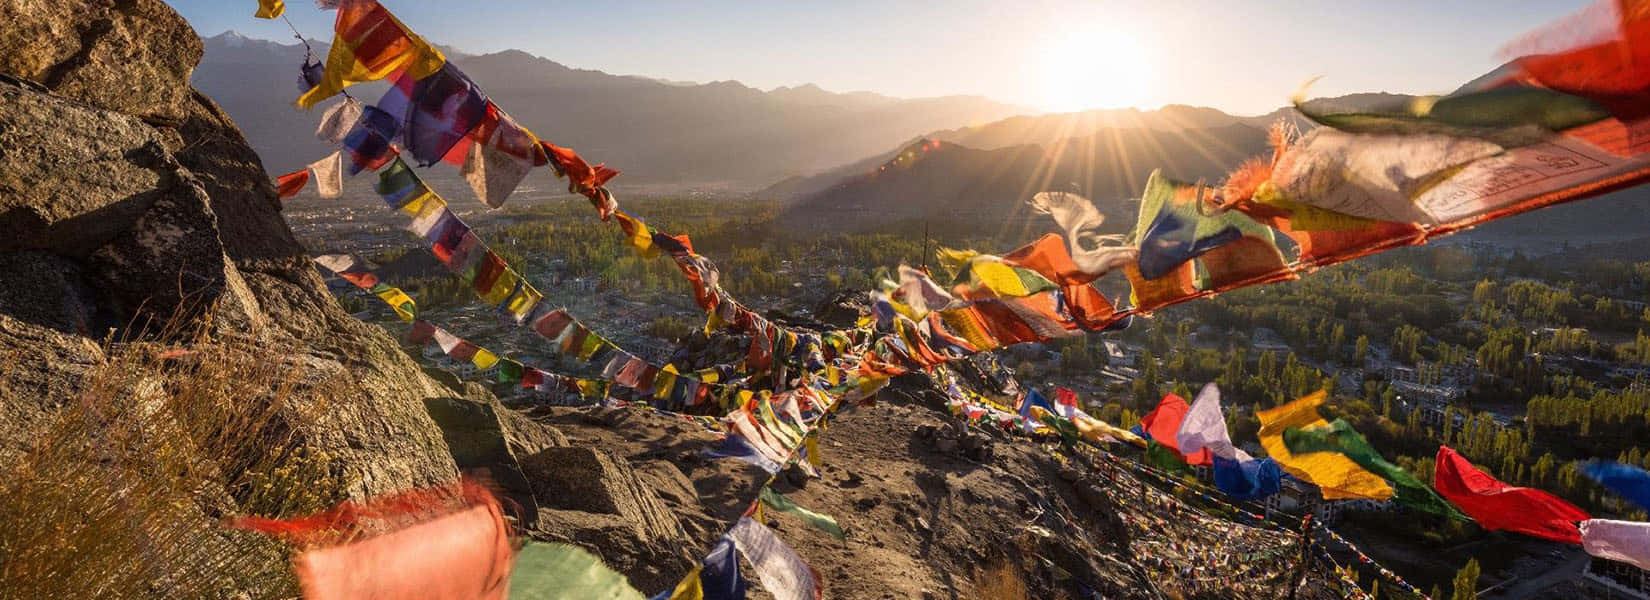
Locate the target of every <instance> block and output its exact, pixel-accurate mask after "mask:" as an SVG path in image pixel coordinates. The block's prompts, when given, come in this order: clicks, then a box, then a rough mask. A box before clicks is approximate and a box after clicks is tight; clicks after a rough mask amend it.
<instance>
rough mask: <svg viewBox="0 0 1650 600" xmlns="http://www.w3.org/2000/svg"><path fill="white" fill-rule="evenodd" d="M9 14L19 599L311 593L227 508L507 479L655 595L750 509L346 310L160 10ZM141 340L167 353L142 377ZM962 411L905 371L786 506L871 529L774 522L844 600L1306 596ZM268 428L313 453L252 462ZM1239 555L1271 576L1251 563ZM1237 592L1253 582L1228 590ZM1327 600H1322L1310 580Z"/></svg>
mask: <svg viewBox="0 0 1650 600" xmlns="http://www.w3.org/2000/svg"><path fill="white" fill-rule="evenodd" d="M0 22H4V23H6V24H7V25H6V28H5V30H4V31H3V32H0V227H3V228H4V231H5V232H6V233H7V234H8V235H7V236H5V237H4V238H3V239H0V352H3V353H4V355H5V356H6V357H7V361H6V362H7V365H6V368H5V369H3V370H0V465H5V466H4V467H0V468H4V469H5V470H4V471H3V472H0V529H3V530H5V531H7V532H8V533H7V535H6V536H4V537H3V538H0V576H3V577H5V578H6V579H5V580H3V581H0V596H11V595H12V594H17V595H19V596H20V597H27V596H30V595H31V594H32V593H50V594H53V595H55V594H60V593H68V592H70V591H73V590H87V591H86V592H85V593H86V595H88V596H90V595H112V596H115V597H156V598H161V597H223V598H230V597H237V598H239V597H290V596H292V595H294V590H293V589H292V588H291V587H282V586H287V585H289V584H290V582H286V581H283V580H281V578H279V577H275V578H273V579H271V578H266V577H263V576H261V575H258V574H257V573H253V572H251V571H248V570H246V569H252V568H260V569H267V570H268V571H269V572H271V573H276V572H280V571H282V570H284V569H285V564H284V562H283V560H282V559H281V557H280V553H279V552H270V551H268V548H267V547H264V546H260V545H259V544H260V543H263V544H267V542H256V540H254V541H248V539H249V535H250V534H244V533H242V534H237V533H234V532H230V531H228V530H226V529H225V528H224V527H223V526H222V522H223V520H224V519H225V518H227V517H230V516H233V515H236V514H245V513H248V512H255V513H259V514H267V515H271V516H290V515H292V514H295V513H296V514H302V513H303V512H304V511H306V510H313V508H314V507H315V506H316V505H317V503H319V502H332V501H336V500H337V499H343V498H361V497H366V496H370V495H375V494H380V493H385V492H390V491H395V490H402V489H407V488H411V487H417V486H426V485H430V484H435V483H440V482H447V481H451V480H453V479H454V478H456V477H457V476H458V475H459V474H460V472H468V473H473V474H477V475H482V476H485V477H486V478H488V479H489V480H491V481H492V482H493V484H494V485H495V487H496V488H497V489H498V490H499V491H500V492H501V493H502V494H503V495H505V496H507V497H508V498H509V500H510V501H511V504H512V506H513V507H514V509H515V510H514V513H515V517H516V522H517V524H518V525H519V526H520V527H521V528H522V529H523V530H524V531H526V532H527V533H528V534H529V535H531V536H532V537H534V538H537V539H543V540H566V541H572V542H576V543H579V544H581V545H584V546H586V547H589V548H591V549H592V550H593V551H595V552H597V553H598V554H600V555H601V556H602V557H603V558H604V559H605V560H607V561H608V562H609V563H610V564H612V565H613V566H614V567H615V568H618V569H620V570H621V571H622V572H623V573H625V574H626V575H627V576H628V577H629V578H630V580H631V582H632V583H633V584H635V585H636V586H637V587H639V588H641V589H643V590H646V591H648V592H656V591H659V590H662V589H667V588H668V587H669V586H671V585H672V584H674V583H675V582H676V581H677V580H678V579H679V578H680V577H681V576H682V575H683V574H684V573H685V572H686V571H687V569H688V568H690V567H691V565H692V564H693V562H694V561H695V560H696V559H697V557H698V556H699V555H700V554H701V553H703V552H705V551H706V550H707V549H708V547H709V544H710V541H711V540H713V539H715V538H716V537H717V536H718V535H720V534H721V532H722V531H724V530H725V528H726V527H727V526H728V524H729V523H731V522H732V521H733V520H734V519H735V518H736V517H737V514H738V513H739V511H740V510H741V509H742V508H743V507H744V506H745V505H746V503H748V502H749V501H750V499H751V498H753V497H754V496H755V495H756V492H757V486H758V485H759V482H760V481H762V480H763V479H765V478H763V477H759V476H758V475H760V474H759V473H756V472H753V469H754V467H751V466H749V465H746V464H744V463H740V462H737V461H717V462H707V461H705V460H704V459H702V458H701V457H700V454H699V451H700V450H702V449H704V448H705V447H706V446H708V445H709V444H710V443H712V440H711V438H710V435H709V434H708V433H705V432H703V431H700V430H697V429H696V427H695V426H693V425H692V424H690V423H688V422H686V421H681V420H676V419H671V418H667V417H663V416H659V415H655V414H652V413H648V412H643V411H630V410H614V409H597V408H583V409H549V408H530V407H521V408H519V409H518V408H507V407H504V406H503V405H501V404H500V403H499V402H498V401H497V400H496V399H494V398H493V397H492V396H491V395H490V394H489V393H488V392H486V391H485V390H484V389H482V388H480V387H479V386H477V385H475V384H462V383H460V382H459V381H457V380H456V379H454V378H452V377H451V376H450V375H447V374H445V373H443V372H440V371H433V370H430V371H426V370H424V369H421V368H420V367H419V365H418V363H416V362H415V361H414V360H413V359H412V358H411V357H409V356H408V355H407V354H406V353H405V352H403V350H402V349H401V348H399V347H398V345H397V343H396V342H395V340H394V339H392V337H391V336H390V335H389V334H388V333H386V332H385V331H384V330H383V329H381V328H378V327H376V326H370V325H366V324H363V323H361V322H359V321H357V320H355V319H353V318H351V317H350V316H349V315H347V314H345V313H344V311H343V310H342V309H341V308H340V307H339V305H338V303H337V302H336V301H335V300H334V299H333V298H332V297H331V296H329V295H328V294H327V292H326V290H325V289H324V287H323V284H322V281H321V279H320V278H319V277H318V275H317V274H316V272H315V270H314V268H313V267H312V266H311V265H310V262H309V258H308V255H307V250H306V249H305V248H303V247H301V246H300V245H299V244H298V243H297V242H296V241H295V240H294V239H293V235H292V232H291V231H290V230H289V229H288V227H287V225H286V224H285V222H284V220H283V219H282V215H281V204H280V202H279V201H278V200H277V198H276V196H275V192H274V190H273V188H272V187H271V185H270V180H269V177H268V175H267V174H266V172H265V168H264V166H263V164H262V163H261V161H260V160H259V158H258V155H257V154H256V153H255V152H254V151H253V150H252V148H251V147H250V146H249V145H248V143H247V141H246V139H245V138H244V137H243V136H242V134H241V132H240V130H239V129H238V128H237V127H236V126H235V123H234V122H233V121H232V120H231V119H230V118H229V117H228V116H227V115H225V114H224V112H223V111H222V110H220V109H219V107H218V106H217V104H215V103H214V102H213V100H212V99H210V98H209V97H207V96H206V95H205V94H202V93H201V92H199V91H198V90H196V89H194V88H192V87H190V84H189V79H190V74H191V71H192V69H194V67H195V65H196V64H197V62H198V61H199V60H200V57H201V44H200V41H199V40H198V38H196V37H195V36H194V34H193V32H192V30H191V29H190V27H189V25H188V24H187V23H186V22H184V21H183V19H181V18H180V17H179V16H178V15H177V14H176V13H175V12H173V11H172V10H171V9H170V8H168V7H167V6H166V5H165V4H163V3H161V2H160V1H159V0H55V1H52V2H46V1H43V0H0ZM133 348H138V349H143V348H149V349H152V350H153V351H154V352H153V353H152V354H153V356H154V357H156V358H155V359H154V360H152V361H127V360H126V359H125V358H123V357H126V356H130V355H131V353H133V352H135V350H133ZM224 348H231V349H233V350H224ZM174 365H183V366H174ZM191 365H192V366H191ZM109 381H115V382H116V383H117V384H118V385H113V386H111V385H109V384H107V382H109ZM940 406H942V405H941V404H940V403H939V401H938V398H937V396H936V394H935V393H934V392H933V391H932V389H931V385H930V384H929V383H928V382H927V381H926V380H925V379H924V378H922V377H912V378H909V379H906V380H903V381H902V382H901V383H900V385H899V387H898V388H897V389H896V391H892V392H889V394H888V395H887V396H886V399H885V401H884V402H883V403H880V404H875V405H868V406H861V407H855V408H852V409H850V410H849V411H848V412H845V413H843V414H842V415H840V416H839V418H838V419H837V421H836V424H835V425H834V426H833V428H832V429H831V430H829V431H828V432H827V434H826V438H825V439H826V440H827V442H826V444H827V445H826V448H827V449H826V451H825V454H826V461H827V467H826V468H825V470H824V478H823V479H819V480H811V481H810V480H807V479H806V478H798V477H787V478H785V480H784V481H783V482H782V484H781V485H780V486H779V487H780V491H781V492H784V493H788V494H791V495H792V496H793V497H794V498H795V499H796V500H797V501H798V502H800V503H802V504H803V505H805V506H808V507H810V508H812V509H814V510H818V511H821V512H826V513H829V514H834V515H836V516H837V517H838V518H840V519H842V520H843V521H844V522H845V524H846V525H847V526H848V528H849V529H850V534H849V536H848V539H847V541H846V542H841V543H838V542H834V541H832V540H831V539H830V538H828V537H823V536H820V535H818V534H817V532H813V531H811V530H807V529H804V528H803V527H801V526H799V525H797V524H795V523H792V522H788V521H786V520H785V519H787V518H788V517H785V516H778V517H775V518H774V523H773V524H774V525H775V526H777V527H779V528H780V529H781V532H782V534H783V535H784V536H785V537H786V539H788V540H789V541H790V543H792V544H794V545H795V546H796V547H797V548H798V550H799V551H800V552H801V553H802V554H803V556H805V557H807V558H808V560H810V561H811V562H812V564H813V566H814V567H815V568H816V569H817V570H818V571H820V572H821V573H822V574H824V575H825V576H826V578H827V580H828V583H827V585H828V588H827V589H828V592H827V594H828V595H829V597H833V598H996V597H1039V598H1050V597H1052V598H1058V597H1070V598H1091V597H1096V596H1095V594H1099V596H1098V597H1106V598H1164V597H1181V598H1186V597H1208V598H1224V597H1232V596H1233V593H1234V592H1233V590H1234V589H1237V590H1239V592H1241V593H1239V594H1238V595H1239V596H1253V597H1262V596H1270V595H1271V592H1273V591H1275V590H1278V589H1282V586H1284V585H1285V584H1286V583H1287V582H1286V581H1285V580H1286V579H1287V575H1286V573H1288V572H1289V568H1290V566H1291V565H1292V564H1293V563H1291V562H1289V560H1288V559H1287V557H1288V556H1290V552H1291V549H1292V548H1294V546H1293V542H1292V541H1291V539H1290V537H1289V536H1287V535H1284V534H1277V533H1267V532H1263V531H1260V530H1253V529H1250V528H1247V527H1242V526H1236V525H1230V524H1226V523H1225V522H1224V521H1218V520H1208V518H1207V517H1193V516H1191V515H1192V514H1193V513H1192V512H1191V509H1190V508H1189V507H1187V506H1186V505H1183V504H1181V503H1180V501H1178V500H1176V499H1175V498H1174V497H1173V496H1170V495H1166V494H1164V493H1163V492H1161V491H1157V490H1156V489H1155V488H1148V487H1145V486H1141V485H1140V484H1139V482H1138V481H1136V480H1134V479H1133V478H1132V476H1130V475H1128V474H1127V473H1126V472H1122V471H1119V470H1117V469H1115V468H1112V469H1109V470H1102V469H1099V468H1092V469H1091V468H1090V466H1089V465H1090V463H1092V462H1093V461H1094V460H1095V458H1094V457H1093V456H1089V455H1074V456H1071V457H1069V458H1065V459H1062V458H1060V456H1059V455H1057V454H1056V453H1053V452H1051V451H1050V450H1049V449H1048V448H1045V447H1042V446H1038V445H1035V444H1031V443H1029V442H1026V441H1023V440H1015V439H1013V438H1009V437H1007V436H1005V435H1002V434H994V433H989V432H984V431H975V432H969V433H959V432H958V430H956V429H953V425H950V424H949V421H948V417H947V416H945V414H944V412H943V411H942V410H941V409H940ZM213 411H222V412H223V413H224V414H229V415H235V414H252V415H255V416H256V417H257V419H256V420H255V422H250V423H249V422H246V421H244V420H243V421H236V420H224V419H218V418H216V416H215V415H216V414H217V413H214V412H213ZM116 415H120V416H116ZM122 419H125V420H124V421H122ZM119 427H126V428H127V429H120V430H119V431H117V429H119ZM122 431H124V432H125V434H124V435H116V434H117V433H120V432H122ZM246 431H253V432H256V433H257V434H258V435H260V436H262V435H267V436H269V438H268V439H267V440H266V439H262V438H254V439H250V440H243V441H250V442H251V443H250V444H243V445H242V447H241V448H240V451H242V452H246V451H250V452H252V455H249V456H251V458H246V457H245V456H242V455H241V454H234V455H229V454H224V453H223V452H220V450H221V448H223V447H226V444H225V443H224V442H223V440H225V439H236V438H237V437H246V436H244V435H243V434H244V433H245V432H246ZM65 432H67V434H65ZM274 439H280V440H283V441H282V442H281V446H280V447H282V448H286V447H291V448H297V449H298V450H299V451H297V452H296V455H297V456H299V457H301V458H304V460H301V461H300V460H290V458H291V457H282V456H277V457H274V459H270V457H268V456H262V457H259V456H256V455H257V454H259V453H265V454H267V453H268V452H266V451H269V449H268V448H265V447H263V446H261V445H259V444H260V443H261V442H264V441H269V440H274ZM64 457H69V458H64ZM243 458H246V459H245V460H242V459H243ZM270 460H274V463H273V464H279V465H281V466H279V467H278V468H273V469H267V470H265V469H263V466H264V465H267V464H272V463H271V462H270ZM1096 464H1098V463H1096ZM245 473H253V474H255V475H258V477H253V478H250V479H249V478H247V477H244V476H243V475H244V474H245ZM179 474H184V475H188V476H189V477H187V478H180V481H179V482H177V484H176V485H172V486H171V487H165V488H164V489H162V487H160V486H154V485H146V484H145V482H153V481H160V480H164V479H166V478H168V477H173V476H175V475H179ZM294 482H303V485H297V484H295V483H294ZM322 488H327V489H322ZM272 490H273V491H272ZM140 492H142V493H140ZM274 493H282V494H285V495H283V496H280V497H278V498H273V499H272V496H271V494H274ZM300 497H301V498H308V503H296V502H295V501H294V499H295V498H300ZM41 498H49V499H51V500H50V501H37V500H38V499H41ZM83 507H85V508H83ZM24 529H27V532H26V533H27V534H26V535H25V534H23V533H19V534H15V535H14V534H13V533H12V532H14V531H23V530H24ZM156 532H166V533H168V535H156ZM180 532H181V533H180ZM115 538H119V539H120V540H127V541H128V542H130V544H132V545H130V546H117V545H115V544H114V543H113V542H112V541H111V540H114V539H115ZM258 539H262V538H258ZM225 540H228V541H227V542H225ZM116 541H118V540H116ZM226 544H227V545H226ZM1194 547H1196V548H1201V549H1202V552H1201V554H1202V555H1194V553H1192V552H1189V551H1188V550H1186V549H1188V548H1194ZM1237 547H1242V548H1245V549H1246V550H1245V552H1248V551H1250V550H1253V551H1254V552H1259V553H1262V555H1264V556H1267V557H1269V558H1268V559H1267V560H1266V561H1262V563H1264V564H1262V563H1251V564H1246V563H1244V562H1243V561H1239V560H1231V559H1232V558H1233V557H1235V556H1237V554H1235V553H1233V552H1231V551H1228V550H1227V549H1228V548H1237ZM246 548H251V550H248V551H247V552H251V554H258V551H259V549H260V548H262V549H263V550H262V551H261V552H262V554H258V556H262V557H263V558H262V559H258V560H261V562H256V563H252V562H248V561H249V560H253V559H256V558H257V557H256V556H254V557H252V558H246V556H251V554H246V555H245V556H243V552H242V550H244V549H246ZM228 550H233V551H228ZM1211 557H1212V558H1211ZM180 558H182V559H189V561H187V562H179V561H178V559H180ZM261 572H262V571H260V573H261ZM1193 573H1196V575H1193ZM1238 576H1244V577H1248V578H1250V579H1249V580H1248V581H1250V582H1251V583H1253V584H1254V585H1250V586H1248V587H1243V588H1232V587H1230V586H1228V585H1224V583H1225V580H1226V579H1230V578H1233V577H1238ZM1004 586H1007V587H1004ZM1303 589H1304V590H1305V594H1304V595H1303V596H1302V597H1321V596H1324V595H1325V594H1327V593H1328V591H1327V589H1326V588H1324V584H1323V582H1322V581H1320V580H1319V579H1318V578H1316V577H1314V578H1313V579H1312V580H1311V581H1310V582H1309V583H1308V584H1307V585H1306V586H1305V588H1303ZM29 590H34V592H30V591H29ZM92 590H95V594H94V592H93V591H92ZM1003 590H1006V591H1003ZM1262 592H1265V593H1264V594H1263V593H1262ZM759 593H760V592H759Z"/></svg>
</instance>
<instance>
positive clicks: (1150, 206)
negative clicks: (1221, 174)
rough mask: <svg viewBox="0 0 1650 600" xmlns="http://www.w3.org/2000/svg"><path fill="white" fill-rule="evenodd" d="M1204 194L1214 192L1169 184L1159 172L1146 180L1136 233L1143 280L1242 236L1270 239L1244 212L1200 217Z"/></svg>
mask: <svg viewBox="0 0 1650 600" xmlns="http://www.w3.org/2000/svg"><path fill="white" fill-rule="evenodd" d="M1205 192H1208V193H1209V194H1210V195H1212V194H1213V191H1212V190H1208V189H1207V188H1204V187H1203V186H1192V185H1187V184H1182V183H1178V182H1175V181H1171V180H1170V179H1168V178H1167V177H1164V176H1163V174H1162V172H1160V171H1153V172H1152V174H1151V176H1150V177H1149V178H1147V180H1146V190H1145V192H1143V194H1142V195H1141V198H1140V217H1139V221H1137V222H1136V224H1135V232H1134V239H1135V241H1137V242H1138V243H1139V244H1140V258H1139V261H1138V262H1137V266H1138V268H1139V270H1140V275H1141V276H1142V277H1144V278H1146V279H1158V278H1160V277H1164V276H1167V275H1169V274H1170V273H1172V272H1173V271H1174V270H1175V268H1177V267H1179V266H1181V265H1183V264H1186V263H1187V262H1188V261H1190V260H1192V259H1193V258H1196V257H1198V256H1201V255H1203V254H1204V253H1207V252H1209V251H1210V250H1214V249H1215V248H1219V247H1221V246H1223V245H1226V244H1230V243H1232V242H1235V241H1237V240H1238V239H1240V238H1243V237H1245V236H1249V237H1256V238H1261V239H1268V240H1269V239H1270V238H1271V230H1269V229H1267V228H1266V227H1265V226H1264V225H1261V224H1260V223H1257V222H1255V220H1253V219H1250V218H1249V217H1248V216H1247V215H1244V214H1243V213H1239V212H1221V213H1215V214H1213V215H1207V214H1204V211H1205V208H1204V206H1203V205H1204V202H1205V200H1206V199H1207V198H1205Z"/></svg>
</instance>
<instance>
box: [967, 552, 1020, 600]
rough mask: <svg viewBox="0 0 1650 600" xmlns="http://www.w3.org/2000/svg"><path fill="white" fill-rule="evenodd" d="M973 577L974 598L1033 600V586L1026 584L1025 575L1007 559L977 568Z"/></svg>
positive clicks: (980, 599)
mask: <svg viewBox="0 0 1650 600" xmlns="http://www.w3.org/2000/svg"><path fill="white" fill-rule="evenodd" d="M972 579H973V581H972V583H973V584H974V596H973V598H974V600H1031V588H1030V587H1029V586H1027V585H1026V581H1025V576H1024V575H1021V574H1020V569H1019V568H1018V567H1016V566H1014V564H1013V563H1010V562H1008V561H1006V560H1005V561H997V562H994V563H992V564H991V566H988V567H986V568H984V569H975V571H974V576H973V578H972Z"/></svg>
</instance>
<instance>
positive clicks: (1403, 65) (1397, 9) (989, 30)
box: [169, 0, 1588, 114]
mask: <svg viewBox="0 0 1650 600" xmlns="http://www.w3.org/2000/svg"><path fill="white" fill-rule="evenodd" d="M383 1H384V4H385V5H386V6H388V7H389V8H390V10H392V11H394V12H395V13H396V14H397V16H399V17H400V18H401V19H402V20H403V21H405V22H406V23H407V24H408V25H409V26H411V27H412V28H413V29H414V30H415V31H417V32H419V33H420V34H421V35H423V36H424V37H425V38H427V39H429V40H431V41H433V42H436V43H440V44H447V45H451V46H455V47H457V48H459V49H462V50H464V51H466V52H472V53H485V52H494V51H498V50H505V49H510V48H516V49H521V50H525V51H527V52H529V53H532V54H535V55H539V56H543V57H546V58H550V59H552V60H555V61H557V62H560V63H563V64H566V65H569V66H573V67H579V68H588V69H599V70H602V71H606V72H609V73H618V74H627V75H645V76H649V77H658V78H663V79H672V80H686V81H700V82H703V81H719V80H728V79H732V80H737V81H740V82H743V83H745V84H746V85H750V86H753V87H759V88H763V89H767V88H771V87H775V86H780V85H798V84H802V83H815V84H818V85H820V86H821V87H824V88H826V89H829V90H833V91H852V90H869V91H873V92H879V93H884V94H888V95H893V96H903V97H917V96H937V95H946V94H978V95H984V96H989V97H991V98H995V99H998V100H1002V101H1006V102H1013V103H1017V104H1023V105H1026V106H1030V107H1033V108H1037V109H1044V110H1073V109H1079V108H1091V107H1115V106H1140V107H1145V108H1155V107H1157V106H1160V105H1163V104H1168V103H1179V104H1193V105H1201V106H1213V107H1216V108H1220V109H1223V110H1227V111H1230V112H1236V113H1240V114H1257V113H1262V112H1266V111H1269V110H1271V109H1273V108H1276V107H1277V106H1280V105H1282V104H1283V103H1285V102H1286V101H1287V99H1288V97H1289V96H1290V95H1291V94H1292V93H1293V92H1294V91H1295V90H1296V89H1297V88H1298V87H1299V86H1300V85H1301V83H1303V82H1304V81H1306V80H1307V79H1310V78H1312V77H1314V76H1319V75H1322V76H1323V79H1321V80H1320V81H1319V82H1318V83H1317V84H1316V85H1315V86H1314V87H1313V88H1312V92H1313V94H1314V95H1335V94H1343V93H1350V92H1363V91H1389V92H1408V93H1441V92H1447V91H1449V90H1451V89H1453V88H1454V87H1455V86H1457V85H1459V84H1460V83H1464V82H1466V81H1467V80H1470V79H1472V78H1473V77H1476V76H1477V75H1479V74H1481V73H1483V72H1485V71H1488V70H1490V69H1492V68H1494V67H1495V66H1497V65H1498V64H1499V62H1500V61H1498V60H1496V57H1495V53H1496V50H1497V49H1498V48H1500V47H1501V45H1502V44H1503V43H1505V42H1507V41H1509V40H1511V39H1513V38H1515V37H1517V36H1518V35H1520V34H1522V33H1524V32H1527V31H1529V30H1530V29H1532V28H1534V27H1536V26H1538V25H1541V24H1543V23H1545V22H1548V21H1551V20H1554V19H1557V18H1559V17H1562V16H1565V15H1568V14H1571V13H1573V12H1575V11H1577V10H1579V9H1581V8H1582V7H1584V6H1586V5H1587V4H1588V2H1586V1H1585V0H1471V1H1468V0H1429V1H1421V0H1376V1H1368V0H1310V1H1298V2H1294V1H1283V0H1273V1H1267V2H1245V1H1240V0H1219V1H1202V0H1153V1H1149V2H1140V1H1138V0H1130V1H1126V2H1120V1H1110V0H1089V1H1080V0H1024V1H1019V2H1010V1H1001V0H998V1H985V0H947V1H933V2H903V1H892V0H883V1H861V0H838V1H836V2H829V3H827V2H802V1H789V0H781V1H778V2H774V1H771V0H764V1H724V0H699V1H691V2H690V1H679V2H678V1H665V0H637V1H620V2H560V1H545V0H538V1H535V0H465V1H452V0H383ZM169 2H170V3H171V5H172V6H174V7H176V8H177V9H178V11H179V12H181V13H183V15H184V16H185V17H187V18H188V19H189V20H190V21H191V22H193V23H194V25H195V28H196V30H197V31H199V32H200V33H201V34H202V35H208V36H209V35H215V34H218V33H221V32H223V31H225V30H229V29H234V30H237V31H240V32H241V33H243V34H246V35H248V36H251V37H256V38H265V39H274V40H283V41H291V32H290V31H289V30H288V29H287V28H286V25H285V24H284V23H282V22H281V21H279V20H276V21H263V20H260V19H254V18H252V12H253V10H254V9H255V8H256V6H257V3H256V2H255V0H169ZM287 4H288V9H287V12H288V15H289V17H290V18H291V19H292V20H293V22H294V23H296V24H297V26H298V27H299V29H300V30H301V31H303V32H304V34H305V35H307V36H310V37H314V38H320V39H330V38H331V35H332V33H331V25H332V21H331V17H332V14H333V13H331V12H323V11H321V10H319V9H316V8H315V7H314V6H313V3H311V2H310V1H309V0H287Z"/></svg>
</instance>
